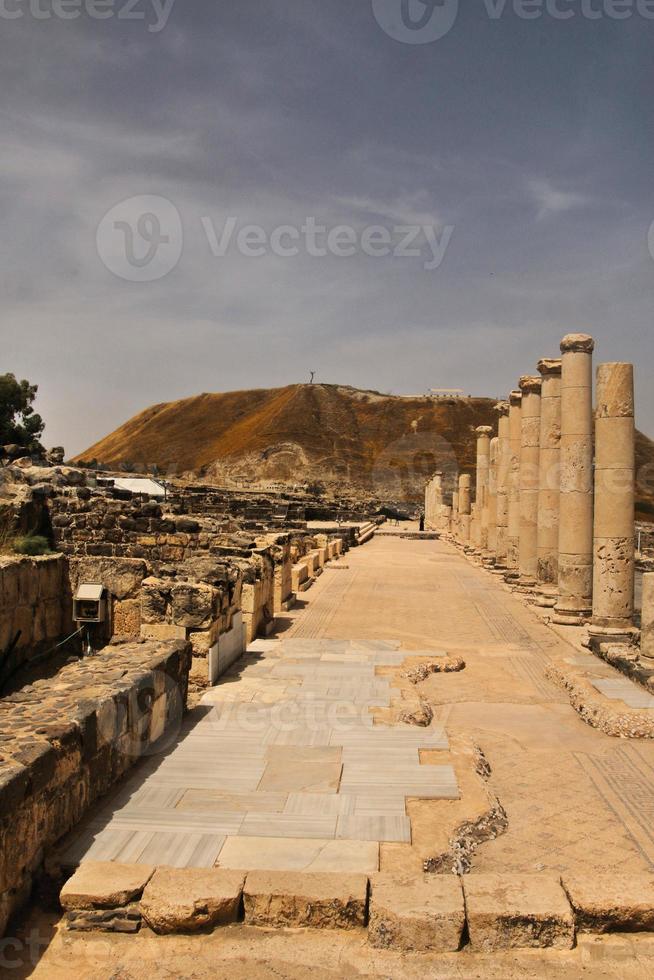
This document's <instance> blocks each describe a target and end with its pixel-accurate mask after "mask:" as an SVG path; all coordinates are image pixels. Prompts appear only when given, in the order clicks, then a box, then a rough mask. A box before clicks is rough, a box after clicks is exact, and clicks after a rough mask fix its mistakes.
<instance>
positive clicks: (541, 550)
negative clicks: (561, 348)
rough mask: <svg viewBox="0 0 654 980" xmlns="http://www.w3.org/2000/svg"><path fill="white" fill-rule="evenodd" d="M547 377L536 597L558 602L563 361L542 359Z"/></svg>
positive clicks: (542, 403)
mask: <svg viewBox="0 0 654 980" xmlns="http://www.w3.org/2000/svg"><path fill="white" fill-rule="evenodd" d="M538 370H539V371H540V374H541V377H542V379H543V385H542V388H541V400H540V466H539V479H538V536H537V538H538V540H537V553H538V568H537V591H538V593H539V598H538V599H537V600H536V601H537V603H538V605H541V606H549V607H551V606H554V605H555V604H556V596H557V585H558V580H559V484H560V480H561V361H560V359H559V360H552V359H549V358H543V360H541V361H539V362H538Z"/></svg>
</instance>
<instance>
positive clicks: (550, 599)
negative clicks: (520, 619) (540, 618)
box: [534, 585, 559, 609]
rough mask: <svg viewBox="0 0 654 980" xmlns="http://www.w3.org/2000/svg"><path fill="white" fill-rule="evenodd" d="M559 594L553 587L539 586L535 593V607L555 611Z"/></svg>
mask: <svg viewBox="0 0 654 980" xmlns="http://www.w3.org/2000/svg"><path fill="white" fill-rule="evenodd" d="M558 600H559V593H558V591H557V589H556V587H555V586H553V585H537V586H536V589H535V592H534V605H535V606H540V607H541V608H543V609H554V607H555V606H556V604H557V602H558Z"/></svg>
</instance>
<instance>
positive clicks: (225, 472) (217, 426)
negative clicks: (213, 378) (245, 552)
mask: <svg viewBox="0 0 654 980" xmlns="http://www.w3.org/2000/svg"><path fill="white" fill-rule="evenodd" d="M494 404H495V402H494V400H493V399H489V398H475V399H433V398H427V397H415V398H411V397H400V396H392V395H382V394H379V393H378V392H373V391H360V390H358V389H356V388H349V387H345V386H341V385H324V384H315V385H289V386H288V387H286V388H273V389H258V390H254V391H232V392H226V393H223V394H202V395H197V396H196V397H193V398H187V399H184V400H183V401H176V402H169V403H166V404H161V405H154V406H153V407H151V408H148V409H146V410H145V411H144V412H141V413H140V414H139V415H136V416H135V417H134V418H133V419H130V420H129V421H128V422H126V423H125V424H124V425H122V426H121V427H120V428H119V429H116V431H115V432H112V433H111V434H110V435H108V436H106V437H105V438H104V439H101V440H100V442H97V443H96V444H95V445H93V446H91V447H90V448H89V449H87V450H86V451H85V452H84V453H82V454H81V455H80V456H79V457H77V460H78V461H83V462H90V461H91V460H93V459H96V460H98V461H99V462H100V463H103V464H107V465H109V466H111V467H115V468H118V469H120V468H124V467H125V466H126V464H127V468H132V467H135V468H137V469H139V470H141V469H144V468H147V469H152V467H153V466H154V465H156V466H157V468H158V469H159V471H160V472H161V473H162V474H169V475H172V474H178V475H182V474H189V475H190V474H195V475H199V476H203V477H208V478H213V479H217V480H230V479H237V480H239V481H242V480H246V481H252V482H254V483H257V482H267V481H279V482H284V483H291V484H296V483H301V482H304V481H307V480H309V481H321V482H323V483H325V484H327V485H330V484H332V485H338V484H345V483H347V484H349V485H351V486H354V487H360V488H361V489H367V490H371V491H372V492H374V493H377V492H380V493H381V492H383V493H384V494H389V495H391V496H393V497H395V498H403V499H419V497H420V495H421V494H422V491H423V488H424V484H425V481H426V478H427V477H428V476H429V475H431V474H432V473H433V472H434V471H436V470H438V469H441V470H443V471H444V473H445V475H446V484H447V483H448V479H447V478H448V477H449V478H450V481H449V482H451V480H453V479H454V474H455V473H456V472H457V471H459V470H464V471H465V470H470V471H474V453H475V436H474V429H475V427H476V426H478V425H494V424H495V423H496V414H495V411H494ZM637 454H638V466H639V472H640V473H641V474H643V475H644V478H641V480H640V481H639V493H638V496H639V499H640V500H641V501H642V504H643V506H644V511H643V508H642V507H639V512H640V513H642V514H643V516H645V513H646V512H647V510H648V508H649V509H650V510H651V512H652V514H653V515H654V443H652V442H651V440H649V439H648V438H647V437H646V436H644V435H642V434H641V433H639V434H638V442H637Z"/></svg>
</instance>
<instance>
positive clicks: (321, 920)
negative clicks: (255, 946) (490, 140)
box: [243, 871, 368, 929]
mask: <svg viewBox="0 0 654 980" xmlns="http://www.w3.org/2000/svg"><path fill="white" fill-rule="evenodd" d="M367 900H368V878H367V876H366V875H358V874H336V873H334V874H332V873H330V872H324V873H323V872H309V873H305V872H287V871H251V872H250V873H249V874H248V876H247V880H246V882H245V889H244V891H243V901H244V905H245V921H246V923H247V924H248V925H252V926H268V927H270V928H283V927H286V926H291V927H298V926H304V927H306V926H309V927H311V928H314V929H354V928H356V927H357V926H363V925H365V920H366V907H367Z"/></svg>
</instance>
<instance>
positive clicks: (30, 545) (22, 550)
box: [14, 534, 51, 555]
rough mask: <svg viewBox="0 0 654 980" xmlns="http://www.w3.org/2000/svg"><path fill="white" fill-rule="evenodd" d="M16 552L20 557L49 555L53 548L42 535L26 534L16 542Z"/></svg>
mask: <svg viewBox="0 0 654 980" xmlns="http://www.w3.org/2000/svg"><path fill="white" fill-rule="evenodd" d="M14 551H15V552H17V553H18V554H19V555H49V554H50V553H51V548H50V542H49V541H48V539H47V538H44V537H43V535H42V534H26V535H25V536H24V537H22V538H16V539H15V540H14Z"/></svg>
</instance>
